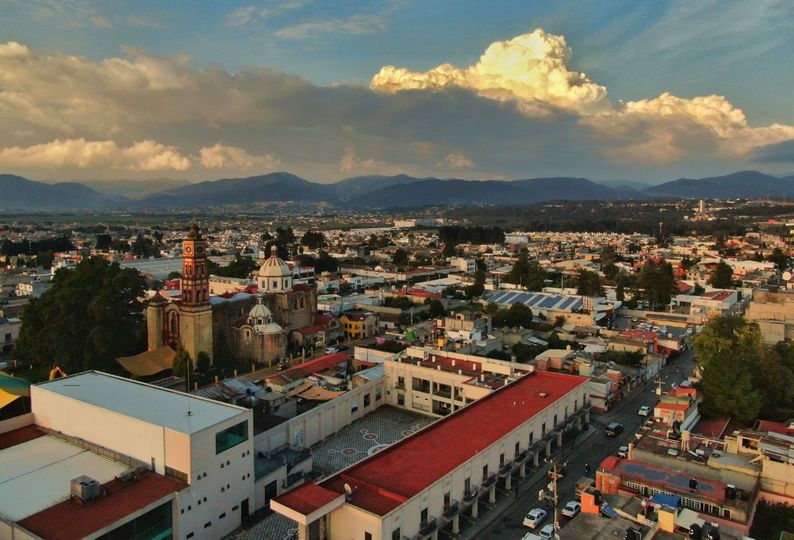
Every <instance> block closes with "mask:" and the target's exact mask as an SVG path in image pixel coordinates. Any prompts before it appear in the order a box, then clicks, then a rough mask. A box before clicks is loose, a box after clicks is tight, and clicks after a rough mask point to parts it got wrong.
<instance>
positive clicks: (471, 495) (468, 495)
mask: <svg viewBox="0 0 794 540" xmlns="http://www.w3.org/2000/svg"><path fill="white" fill-rule="evenodd" d="M479 494H480V490H479V489H478V488H476V487H474V488H471V489H470V490H469V491H468V493H466V494H465V495H463V500H464V501H465V502H471V501H473V500H474V499H476V498H477V495H479Z"/></svg>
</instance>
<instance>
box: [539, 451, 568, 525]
mask: <svg viewBox="0 0 794 540" xmlns="http://www.w3.org/2000/svg"><path fill="white" fill-rule="evenodd" d="M547 461H550V462H551V482H549V485H548V488H549V489H550V490H551V495H546V493H545V492H544V491H543V490H540V493H539V497H538V498H539V499H540V500H541V501H546V502H550V503H552V504H553V505H554V537H555V538H557V539H558V538H559V536H558V535H557V532H558V531H559V530H560V517H559V513H558V512H559V511H558V506H559V494H558V493H557V480H558V479H559V478H560V474H559V473H558V472H557V462H556V461H555V460H553V459H548V460H547ZM565 465H566V463H563V464H562V466H563V467H565Z"/></svg>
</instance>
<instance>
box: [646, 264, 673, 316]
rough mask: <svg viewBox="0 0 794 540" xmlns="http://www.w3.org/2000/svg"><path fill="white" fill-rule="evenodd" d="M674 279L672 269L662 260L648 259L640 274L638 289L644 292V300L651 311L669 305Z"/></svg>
mask: <svg viewBox="0 0 794 540" xmlns="http://www.w3.org/2000/svg"><path fill="white" fill-rule="evenodd" d="M674 285H675V278H674V277H673V267H672V265H671V264H670V263H668V262H667V261H665V260H664V259H648V260H647V261H645V265H644V266H643V267H642V272H641V273H640V287H642V288H643V289H644V290H645V299H646V300H648V303H649V304H650V305H651V308H652V309H658V308H660V307H664V306H666V305H668V304H669V303H670V299H671V298H672V294H673V287H674Z"/></svg>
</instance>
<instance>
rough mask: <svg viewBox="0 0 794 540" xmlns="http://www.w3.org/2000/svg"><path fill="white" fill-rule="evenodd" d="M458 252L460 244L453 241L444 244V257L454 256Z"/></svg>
mask: <svg viewBox="0 0 794 540" xmlns="http://www.w3.org/2000/svg"><path fill="white" fill-rule="evenodd" d="M457 253H458V245H457V244H455V243H453V242H447V243H446V244H444V258H449V257H454V256H455V255H457Z"/></svg>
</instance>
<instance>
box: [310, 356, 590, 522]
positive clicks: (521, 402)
mask: <svg viewBox="0 0 794 540" xmlns="http://www.w3.org/2000/svg"><path fill="white" fill-rule="evenodd" d="M587 381H588V379H587V378H584V377H578V376H573V375H564V374H559V373H551V372H541V371H536V372H534V373H531V374H528V375H525V376H524V377H521V378H520V379H518V380H517V381H515V382H514V383H511V384H509V385H507V386H504V387H502V388H500V389H498V390H496V391H494V392H492V393H491V394H489V395H487V396H485V397H483V398H481V399H479V400H477V401H475V402H474V403H472V404H471V405H469V406H467V407H464V408H463V409H460V410H459V411H457V412H455V413H452V414H450V415H449V416H446V417H444V418H442V419H441V420H438V421H437V422H435V423H434V424H431V425H430V426H428V427H427V428H425V429H423V430H421V431H419V432H418V433H416V434H415V435H412V436H410V437H406V438H405V439H402V440H401V441H399V442H397V443H395V444H393V445H392V446H390V447H388V448H386V449H384V450H382V451H380V452H378V453H377V454H374V455H372V456H371V457H368V458H365V459H364V460H362V461H360V462H358V463H357V464H355V465H353V466H352V467H349V468H347V469H345V470H343V471H341V472H339V473H337V474H336V475H334V476H332V477H330V478H329V479H327V480H325V481H324V482H322V483H321V484H320V485H321V486H323V487H325V488H327V489H330V490H332V491H335V492H336V493H340V494H341V493H344V484H346V483H347V484H349V485H350V486H351V487H353V498H352V504H353V505H355V506H358V507H359V508H363V509H364V510H367V511H369V512H373V513H376V514H378V515H384V514H385V513H387V512H389V511H390V510H392V509H394V508H396V507H398V506H399V505H400V504H402V503H403V502H405V501H406V500H408V499H410V498H411V497H414V496H415V495H417V494H418V493H420V492H421V491H423V490H424V489H426V488H427V487H428V486H430V485H431V484H433V483H434V482H436V481H438V480H439V479H440V478H442V477H443V476H444V475H446V474H449V473H450V472H451V471H452V470H454V469H455V468H457V467H459V466H460V465H462V464H463V463H465V462H466V461H468V460H469V459H471V457H472V456H473V455H474V454H476V453H477V452H480V451H482V450H484V449H485V448H487V447H489V446H490V445H492V444H494V443H496V442H497V441H498V440H499V439H501V438H502V437H504V436H505V435H506V434H508V433H510V432H511V431H513V430H514V429H516V428H518V427H519V426H521V425H522V424H524V423H525V422H527V421H528V420H530V419H531V418H532V417H534V416H535V415H537V414H538V413H539V412H541V411H542V410H544V409H545V408H547V407H549V406H550V405H552V404H553V403H554V402H555V401H557V400H558V399H560V398H561V397H563V396H564V395H566V394H568V393H569V392H571V391H572V390H574V389H576V388H577V387H579V386H582V385H585V384H587ZM541 393H545V394H546V397H543V396H541V395H540V394H541ZM440 449H442V450H441V451H440Z"/></svg>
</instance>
